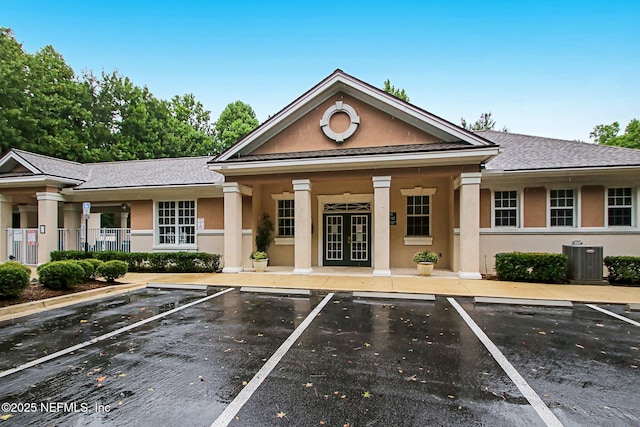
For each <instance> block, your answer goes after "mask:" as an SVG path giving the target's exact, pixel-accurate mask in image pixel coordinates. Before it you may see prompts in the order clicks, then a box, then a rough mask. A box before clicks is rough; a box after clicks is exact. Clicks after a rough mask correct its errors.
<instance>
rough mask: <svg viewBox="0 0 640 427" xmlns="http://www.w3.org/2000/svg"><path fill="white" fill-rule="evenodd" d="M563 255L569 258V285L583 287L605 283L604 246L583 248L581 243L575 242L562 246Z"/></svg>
mask: <svg viewBox="0 0 640 427" xmlns="http://www.w3.org/2000/svg"><path fill="white" fill-rule="evenodd" d="M562 253H563V254H565V255H566V256H567V258H568V260H567V270H568V271H567V278H568V279H569V283H575V284H582V285H601V284H603V283H604V281H603V271H602V270H603V267H602V266H603V252H602V246H582V243H581V242H579V241H574V242H573V244H571V245H562Z"/></svg>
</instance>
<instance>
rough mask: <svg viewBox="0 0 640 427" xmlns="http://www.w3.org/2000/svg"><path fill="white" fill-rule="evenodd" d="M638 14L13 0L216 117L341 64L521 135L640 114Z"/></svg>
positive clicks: (70, 51) (270, 109) (628, 9)
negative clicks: (488, 115)
mask: <svg viewBox="0 0 640 427" xmlns="http://www.w3.org/2000/svg"><path fill="white" fill-rule="evenodd" d="M178 3H180V4H178ZM220 3H221V4H220ZM638 22H640V2H639V1H637V0H625V1H616V0H608V1H606V2H605V1H590V0H583V1H562V0H555V1H547V0H538V1H517V0H516V1H503V2H478V1H433V2H432V1H415V2H410V1H402V0H397V1H396V2H384V3H378V2H371V1H368V2H362V1H355V0H351V1H343V2H317V3H313V4H311V3H310V4H305V2H282V1H279V2H278V1H276V2H266V1H261V2H251V1H235V2H234V1H227V2H224V3H222V2H214V1H184V2H176V1H174V2H167V3H164V2H159V1H157V0H155V1H119V0H113V1H108V2H107V1H95V2H82V1H76V2H71V1H51V2H48V1H30V0H17V1H16V0H0V26H5V27H11V28H12V29H13V30H14V32H15V35H16V38H17V39H18V40H19V41H20V42H21V43H23V45H24V48H25V50H27V51H28V52H35V51H36V50H38V49H39V48H41V47H43V46H45V45H48V44H51V45H53V46H54V47H55V48H56V50H57V51H58V52H60V53H61V54H62V55H63V56H64V58H65V60H66V61H67V63H68V64H69V65H71V66H72V67H73V68H74V70H75V71H76V73H80V72H81V71H82V70H92V71H93V72H95V73H99V72H100V71H101V70H103V69H104V70H106V71H112V70H114V69H117V70H119V71H120V72H121V73H122V74H123V75H126V76H128V77H130V78H131V79H132V80H133V81H134V82H135V83H136V84H138V85H146V86H148V87H149V89H150V90H151V92H153V93H154V94H155V95H156V96H157V97H160V98H163V99H168V98H171V97H172V96H173V95H177V94H185V93H194V94H195V95H196V99H198V100H199V101H201V102H202V103H203V104H204V105H205V107H206V108H207V109H208V110H211V112H212V119H213V120H215V119H216V118H217V116H218V115H219V113H220V112H221V111H222V109H223V108H224V107H225V106H226V105H227V104H228V103H229V102H233V101H235V100H238V99H239V100H241V101H243V102H246V103H248V104H250V105H251V106H252V107H253V108H254V110H255V111H256V114H257V115H258V119H259V120H260V121H261V122H262V121H264V120H265V119H266V118H267V117H268V116H269V115H270V114H273V113H275V112H277V111H279V110H280V109H281V108H282V107H284V106H285V105H287V104H288V103H289V102H291V101H292V100H294V99H295V98H297V97H298V96H299V95H301V94H302V93H303V92H305V91H306V90H307V89H309V88H310V87H311V86H313V85H314V84H316V83H317V82H318V81H320V80H322V79H323V78H324V77H326V76H327V75H328V74H330V73H331V72H332V71H333V70H335V69H336V68H341V69H342V70H344V71H346V72H347V73H349V74H352V75H354V76H355V77H357V78H359V79H362V80H364V81H366V82H368V83H370V84H373V85H375V86H379V87H381V86H382V84H383V82H384V80H385V79H387V78H389V79H390V80H391V82H392V84H393V85H395V86H397V87H401V88H404V89H405V90H406V91H407V93H408V94H409V96H410V98H411V102H412V103H414V104H416V105H418V106H420V107H422V108H424V109H426V110H428V111H430V112H432V113H434V114H436V115H438V116H441V117H443V118H445V119H448V120H450V121H452V122H454V123H456V124H459V123H460V118H461V117H465V118H466V119H467V121H474V120H475V119H477V118H478V117H479V116H480V114H481V113H483V112H487V111H490V112H492V113H493V118H494V119H495V120H496V121H497V124H498V127H502V126H507V127H508V128H509V129H510V131H512V132H517V133H525V134H533V135H541V136H550V137H556V138H565V139H582V140H588V138H589V132H590V131H591V130H592V129H593V127H594V126H595V125H596V124H601V123H611V122H613V121H619V122H620V123H621V125H622V126H623V127H624V126H625V125H626V124H627V123H628V122H629V121H630V120H631V119H632V118H640V78H639V76H640V25H639V24H638Z"/></svg>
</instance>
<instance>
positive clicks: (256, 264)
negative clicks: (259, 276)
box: [253, 258, 269, 272]
mask: <svg viewBox="0 0 640 427" xmlns="http://www.w3.org/2000/svg"><path fill="white" fill-rule="evenodd" d="M268 263H269V258H267V259H254V260H253V268H254V269H255V270H256V271H260V272H262V271H265V270H266V269H267V264H268Z"/></svg>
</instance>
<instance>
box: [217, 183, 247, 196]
mask: <svg viewBox="0 0 640 427" xmlns="http://www.w3.org/2000/svg"><path fill="white" fill-rule="evenodd" d="M222 192H223V193H240V194H244V195H245V196H251V195H252V194H253V189H252V188H251V187H247V186H246V185H242V184H240V183H237V182H225V183H223V184H222Z"/></svg>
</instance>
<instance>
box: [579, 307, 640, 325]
mask: <svg viewBox="0 0 640 427" xmlns="http://www.w3.org/2000/svg"><path fill="white" fill-rule="evenodd" d="M585 305H586V306H587V307H589V308H593V309H594V310H598V311H599V312H601V313H604V314H608V315H609V316H611V317H615V318H616V319H620V320H622V321H623V322H627V323H630V324H632V325H633V326H640V322H636V321H635V320H631V319H629V318H628V317H624V316H620V315H619V314H616V313H613V312H611V311H609V310H605V309H604V308H602V307H598V306H597V305H594V304H585Z"/></svg>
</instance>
